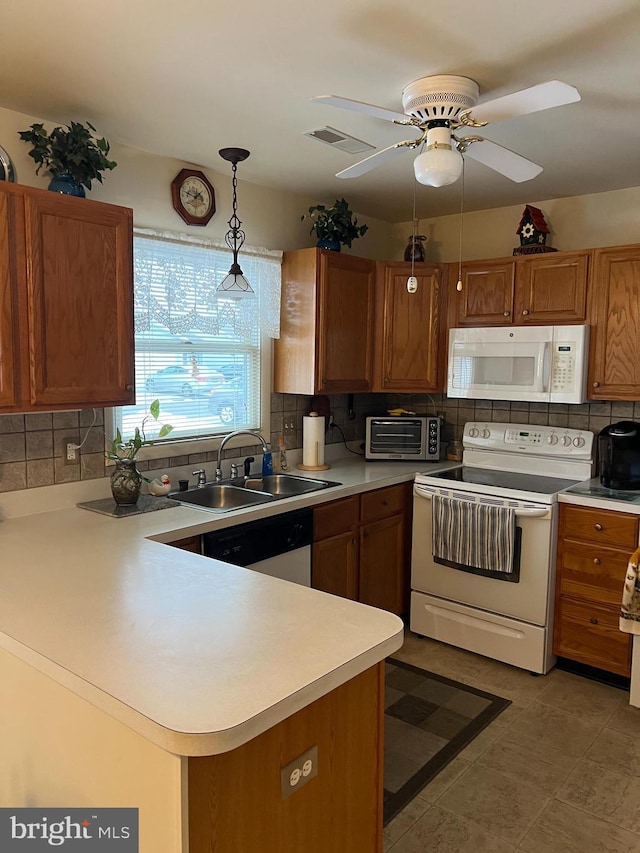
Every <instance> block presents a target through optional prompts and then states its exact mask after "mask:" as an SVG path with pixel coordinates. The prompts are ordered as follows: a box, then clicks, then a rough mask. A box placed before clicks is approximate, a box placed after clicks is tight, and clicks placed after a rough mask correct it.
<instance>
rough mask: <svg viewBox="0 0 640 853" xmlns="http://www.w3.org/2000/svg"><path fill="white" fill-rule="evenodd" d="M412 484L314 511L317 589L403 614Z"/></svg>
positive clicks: (406, 598) (406, 601) (406, 597)
mask: <svg viewBox="0 0 640 853" xmlns="http://www.w3.org/2000/svg"><path fill="white" fill-rule="evenodd" d="M411 486H412V484H411V483H402V484H400V485H397V486H388V487H387V488H384V489H376V490H375V491H372V492H365V493H364V494H363V495H362V496H358V495H354V496H353V497H350V498H345V499H344V500H339V501H333V502H332V503H329V504H325V505H323V506H319V507H316V508H315V509H314V543H313V558H312V568H311V578H312V586H313V587H314V588H315V589H320V590H322V591H323V592H329V593H332V594H333V595H340V596H343V597H344V598H351V599H354V600H357V601H361V602H362V603H363V604H370V605H371V606H373V607H379V608H381V609H383V610H389V611H391V612H392V613H396V614H397V615H402V614H404V613H406V612H407V610H408V605H409V584H410V577H409V573H410V550H411V548H410V535H411V516H410V513H411Z"/></svg>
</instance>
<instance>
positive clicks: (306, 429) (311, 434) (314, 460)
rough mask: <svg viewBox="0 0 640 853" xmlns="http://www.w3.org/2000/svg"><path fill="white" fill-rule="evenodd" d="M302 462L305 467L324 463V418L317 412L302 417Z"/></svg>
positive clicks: (317, 466) (314, 466)
mask: <svg viewBox="0 0 640 853" xmlns="http://www.w3.org/2000/svg"><path fill="white" fill-rule="evenodd" d="M302 464H303V465H304V466H305V468H319V467H321V466H323V465H324V418H321V417H318V415H315V414H313V415H308V416H305V417H304V418H302Z"/></svg>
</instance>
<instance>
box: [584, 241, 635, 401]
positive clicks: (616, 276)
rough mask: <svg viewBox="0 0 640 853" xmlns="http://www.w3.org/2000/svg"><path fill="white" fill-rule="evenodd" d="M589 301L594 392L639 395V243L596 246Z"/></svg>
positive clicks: (597, 396)
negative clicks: (604, 246)
mask: <svg viewBox="0 0 640 853" xmlns="http://www.w3.org/2000/svg"><path fill="white" fill-rule="evenodd" d="M589 303H590V316H591V318H592V327H591V344H590V347H589V351H590V362H589V384H588V387H587V393H588V395H589V397H590V398H591V399H594V400H640V245H636V246H627V247H625V246H618V247H613V248H609V249H596V250H595V252H594V264H593V274H592V276H591V279H590V283H589Z"/></svg>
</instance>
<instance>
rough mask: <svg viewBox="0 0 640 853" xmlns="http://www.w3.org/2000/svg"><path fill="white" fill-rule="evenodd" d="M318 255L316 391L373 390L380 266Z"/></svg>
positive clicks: (331, 254) (335, 255)
mask: <svg viewBox="0 0 640 853" xmlns="http://www.w3.org/2000/svg"><path fill="white" fill-rule="evenodd" d="M318 254H319V264H320V267H319V288H318V316H317V323H318V326H317V329H318V332H317V362H316V386H317V389H318V391H324V392H325V393H328V394H331V393H341V392H348V393H351V392H358V391H371V389H372V387H373V331H374V328H373V319H374V298H375V293H374V289H375V263H374V262H373V261H369V260H366V259H364V258H356V257H353V256H349V255H342V254H341V253H339V252H325V251H321V252H319V253H318Z"/></svg>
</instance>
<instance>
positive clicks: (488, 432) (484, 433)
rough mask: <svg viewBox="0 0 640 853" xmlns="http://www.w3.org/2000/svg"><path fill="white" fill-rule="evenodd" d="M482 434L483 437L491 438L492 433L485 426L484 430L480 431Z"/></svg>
mask: <svg viewBox="0 0 640 853" xmlns="http://www.w3.org/2000/svg"><path fill="white" fill-rule="evenodd" d="M480 435H481V436H482V437H483V438H489V436H490V435H491V433H490V431H489V430H488V429H487V428H486V427H485V428H484V429H483V430H482V432H481V433H480Z"/></svg>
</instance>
